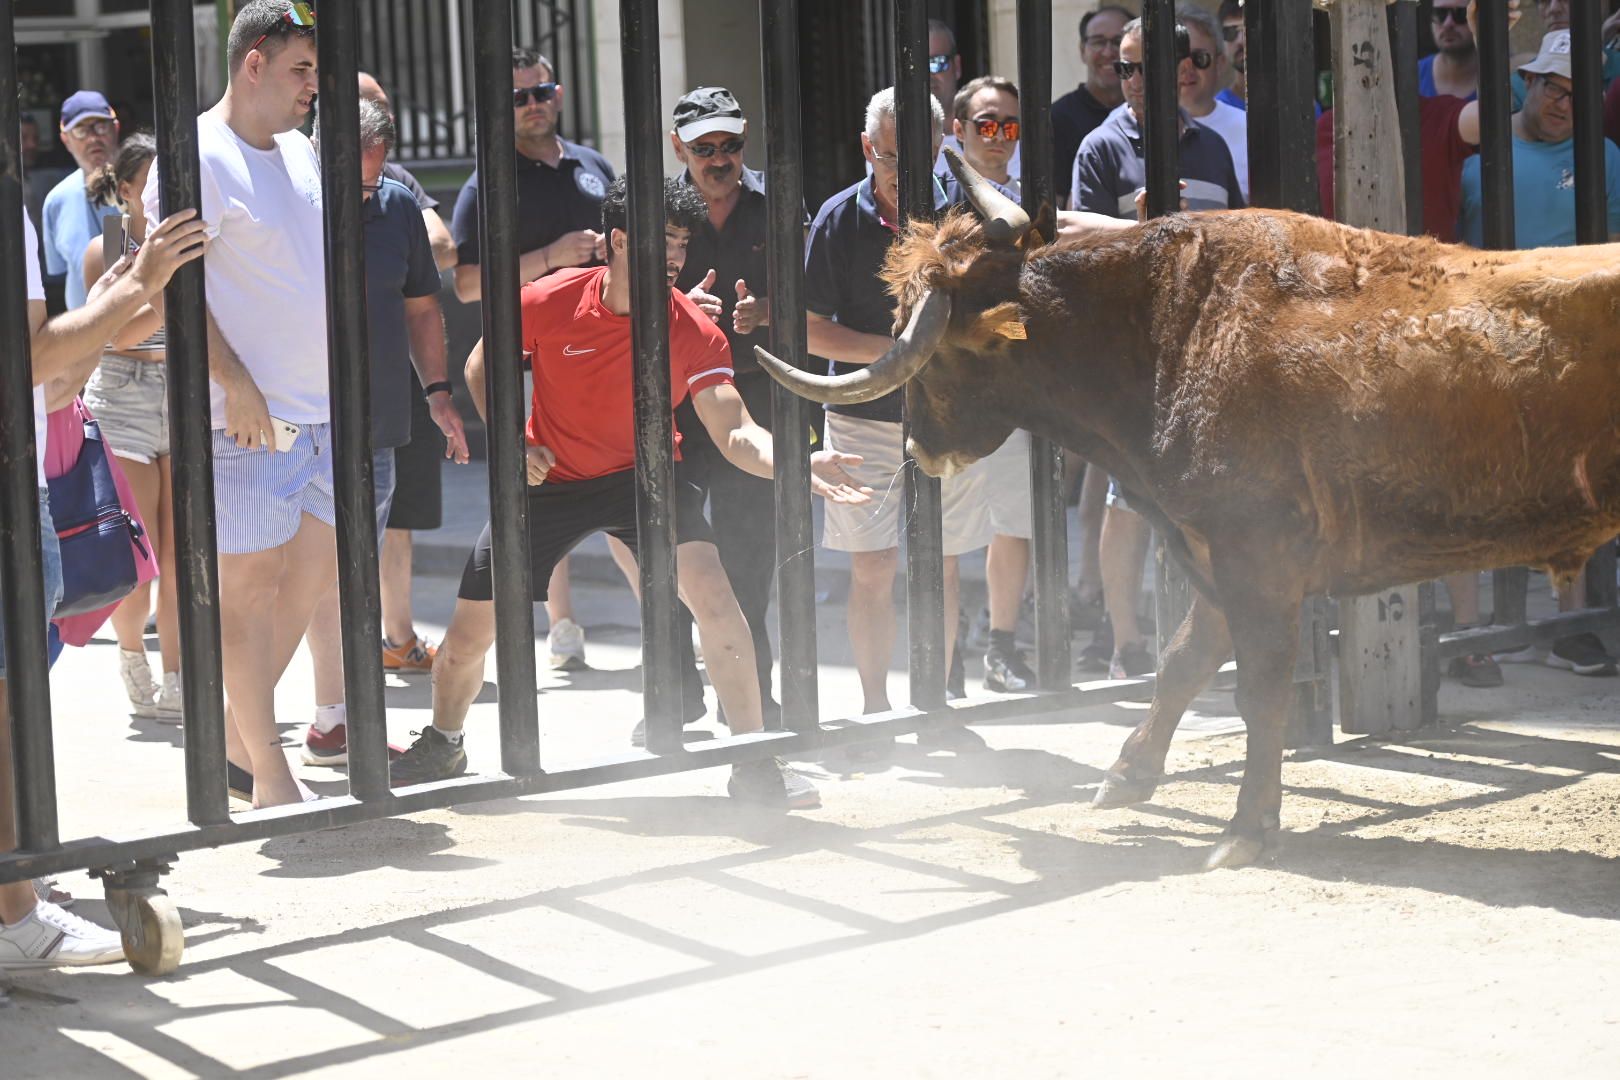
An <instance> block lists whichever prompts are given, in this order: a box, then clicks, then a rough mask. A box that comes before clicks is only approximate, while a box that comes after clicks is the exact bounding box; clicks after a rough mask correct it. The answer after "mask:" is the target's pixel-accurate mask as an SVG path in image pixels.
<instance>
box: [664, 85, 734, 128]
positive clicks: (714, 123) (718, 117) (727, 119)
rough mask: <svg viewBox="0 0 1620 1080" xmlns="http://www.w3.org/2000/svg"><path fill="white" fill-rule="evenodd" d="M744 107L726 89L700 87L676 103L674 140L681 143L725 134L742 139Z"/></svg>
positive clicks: (721, 87) (720, 87)
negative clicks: (713, 132) (706, 136)
mask: <svg viewBox="0 0 1620 1080" xmlns="http://www.w3.org/2000/svg"><path fill="white" fill-rule="evenodd" d="M744 126H745V124H744V121H743V111H742V106H741V105H738V104H737V99H736V98H734V97H732V96H731V91H730V90H727V89H726V88H725V87H723V86H700V87H698V88H697V89H696V90H693V91H692V92H691V93H690V94H687V95H686V96H685V97H683V98H681V100H679V101H677V102H676V103H675V136H676V138H678V139H680V140H681V142H691V141H692V140H693V139H696V138H699V137H701V136H704V135H707V134H708V133H709V132H711V131H724V132H729V133H730V134H732V135H741V134H742V133H743V128H744Z"/></svg>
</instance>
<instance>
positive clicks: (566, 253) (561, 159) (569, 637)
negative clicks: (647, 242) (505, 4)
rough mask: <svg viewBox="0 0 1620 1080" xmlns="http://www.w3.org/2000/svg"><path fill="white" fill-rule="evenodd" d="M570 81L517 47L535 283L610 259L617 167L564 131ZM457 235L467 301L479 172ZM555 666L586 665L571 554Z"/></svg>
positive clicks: (559, 585)
mask: <svg viewBox="0 0 1620 1080" xmlns="http://www.w3.org/2000/svg"><path fill="white" fill-rule="evenodd" d="M562 105H563V85H562V83H561V82H560V81H558V79H557V69H556V67H555V65H553V64H552V62H551V61H550V60H549V59H547V58H546V57H544V56H542V55H541V54H539V53H537V52H535V51H533V50H532V49H521V48H520V49H513V50H512V109H513V121H514V125H515V128H516V134H517V205H518V217H517V246H518V251H519V253H520V255H519V259H518V280H519V281H520V282H530V281H534V280H536V279H538V278H542V277H545V276H546V275H547V274H549V273H551V272H552V271H553V270H561V269H563V268H565V267H569V266H592V265H600V264H601V263H602V262H603V259H604V255H605V252H604V250H603V246H602V244H603V239H602V233H601V232H600V227H601V224H602V199H603V197H604V196H606V195H607V189H608V186H609V185H610V184H612V183H613V180H614V173H613V166H611V165H609V164H608V161H607V158H605V157H603V156H602V155H601V154H599V153H597V152H596V151H595V150H592V149H591V148H590V147H588V146H581V145H579V144H578V143H572V142H569V141H568V140H567V139H564V138H563V137H562V136H561V135H559V134H558V132H557V129H558V123H559V121H560V119H561V117H562ZM450 233H451V235H452V236H454V237H455V241H456V257H457V265H456V296H457V298H458V299H460V300H461V302H462V303H464V304H470V303H473V302H474V301H476V300H478V299H480V298H481V296H482V294H483V279H482V278H481V277H480V268H479V264H480V262H481V256H480V253H479V245H478V173H477V171H476V170H474V172H473V174H472V175H471V176H469V177H468V178H467V182H466V183H465V184H463V185H462V187H461V194H460V195H458V196H457V197H456V211H455V214H454V215H453V216H452V217H451V219H450ZM546 596H547V600H546V614H547V616H548V617H549V618H550V622H551V629H550V631H549V633H548V635H547V638H548V642H549V645H548V651H549V653H550V656H551V666H552V667H554V668H559V669H561V670H565V671H571V670H577V669H579V668H583V667H584V666H585V632H584V631H583V630H582V629H580V627H579V625H578V624H577V623H575V622H574V618H573V615H574V612H573V604H572V599H571V596H570V593H569V588H568V560H567V559H566V558H565V559H563V560H562V561H560V562H559V563H557V568H556V569H555V570H554V571H553V572H552V575H551V583H550V586H549V587H548V588H547V590H546Z"/></svg>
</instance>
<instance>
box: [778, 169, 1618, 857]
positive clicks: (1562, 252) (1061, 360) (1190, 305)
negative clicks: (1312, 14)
mask: <svg viewBox="0 0 1620 1080" xmlns="http://www.w3.org/2000/svg"><path fill="white" fill-rule="evenodd" d="M954 164H955V163H954V162H953V165H954ZM963 168H965V166H964V167H963ZM976 180H977V178H976V177H973V176H971V175H968V176H964V181H966V182H967V183H968V184H969V185H970V189H971V190H972V191H973V192H974V196H973V201H974V204H975V206H976V207H977V208H978V209H979V212H980V214H981V215H982V216H983V217H984V218H985V220H984V221H983V222H981V221H980V220H979V219H978V218H975V217H973V216H971V215H967V214H963V213H956V214H953V215H952V216H950V217H948V218H947V219H945V220H944V221H943V222H942V223H940V224H938V225H934V224H928V223H918V224H915V225H913V226H912V227H911V228H910V229H909V230H908V231H907V233H906V234H905V236H904V237H903V238H902V239H901V240H900V241H899V242H897V243H896V245H895V247H894V249H893V250H892V251H891V253H890V255H889V261H888V267H887V272H886V276H887V280H888V281H889V283H890V289H891V291H892V292H893V294H894V295H895V297H896V300H897V302H898V318H899V321H900V322H901V323H903V324H905V326H906V329H905V331H904V332H903V333H902V334H901V337H900V340H898V341H897V342H896V345H895V347H894V349H892V350H891V351H890V353H889V354H888V355H887V356H885V357H884V358H883V359H881V360H879V361H878V362H876V363H874V364H873V365H871V366H870V367H869V368H867V369H866V370H864V371H862V372H859V373H858V374H855V375H849V376H842V377H838V378H824V377H817V376H811V375H806V374H804V373H802V372H798V371H795V370H792V369H789V368H786V367H785V366H784V365H782V364H781V363H780V361H777V360H775V358H773V357H769V356H767V355H762V356H761V360H762V362H763V363H765V364H766V366H767V370H770V371H771V372H772V373H773V374H774V375H775V376H776V377H777V378H778V379H779V380H781V381H783V382H784V383H786V384H787V385H788V386H790V387H791V388H793V389H794V390H796V391H797V392H799V393H801V394H803V395H805V396H807V397H811V398H814V399H816V400H821V401H850V400H866V399H869V398H871V397H875V396H877V395H878V394H881V393H884V392H887V391H889V390H892V389H894V388H895V387H896V386H899V385H900V384H902V383H904V385H905V394H906V405H907V408H908V410H909V416H910V421H911V443H910V449H911V451H912V453H913V454H914V455H915V456H916V458H917V460H918V462H919V463H920V464H921V466H922V467H923V469H924V470H925V471H926V472H928V473H930V474H932V475H936V476H943V475H948V474H949V473H951V472H953V471H955V470H957V469H960V468H962V467H964V466H966V465H967V464H969V463H971V462H972V461H974V460H976V459H978V458H980V457H983V456H985V455H986V454H988V453H990V452H991V451H992V450H994V449H995V448H996V447H997V446H998V445H999V444H1000V443H1001V441H1002V440H1003V439H1004V438H1006V436H1007V435H1008V434H1009V433H1010V432H1011V431H1012V430H1013V429H1014V428H1015V427H1023V428H1028V429H1029V430H1030V431H1032V432H1034V433H1036V434H1038V435H1042V436H1045V437H1046V438H1048V439H1051V440H1052V441H1054V442H1056V443H1058V444H1059V445H1061V446H1064V447H1066V448H1068V449H1070V450H1073V451H1075V452H1077V453H1079V454H1081V455H1083V456H1085V457H1086V458H1087V459H1088V460H1090V461H1092V462H1095V463H1097V464H1098V465H1100V466H1101V467H1102V468H1104V469H1105V470H1107V471H1108V472H1109V473H1110V474H1112V475H1113V476H1115V477H1117V478H1118V479H1119V481H1120V482H1121V483H1122V484H1123V485H1124V487H1125V488H1126V489H1127V490H1128V491H1129V492H1130V493H1131V495H1132V499H1131V505H1132V507H1133V508H1137V509H1141V510H1143V512H1144V513H1145V514H1146V516H1147V517H1148V518H1149V520H1151V521H1153V522H1154V523H1155V525H1157V526H1158V527H1159V528H1160V529H1161V530H1162V531H1163V532H1164V534H1165V535H1166V538H1167V541H1168V543H1169V546H1170V549H1171V551H1172V552H1173V553H1175V554H1176V555H1177V557H1178V558H1179V559H1180V560H1181V561H1182V562H1183V564H1184V566H1185V567H1186V569H1187V571H1188V573H1189V575H1190V576H1191V577H1192V578H1193V580H1194V581H1195V583H1196V584H1197V586H1198V595H1197V596H1196V598H1195V601H1194V603H1193V606H1192V609H1191V610H1190V611H1189V613H1188V615H1187V618H1186V621H1185V622H1184V623H1183V624H1182V626H1181V627H1180V629H1179V630H1178V631H1177V633H1176V635H1175V638H1174V640H1173V641H1172V642H1171V644H1170V646H1169V647H1168V648H1167V649H1166V650H1165V652H1164V655H1163V656H1161V657H1160V662H1159V678H1158V686H1157V689H1156V693H1155V696H1154V700H1153V705H1152V708H1151V710H1150V711H1149V713H1148V717H1147V719H1146V720H1145V721H1144V722H1143V724H1142V725H1141V726H1140V727H1139V728H1137V730H1136V731H1134V732H1133V733H1132V734H1131V736H1130V738H1129V739H1128V740H1127V741H1126V743H1125V746H1124V749H1123V750H1122V751H1121V755H1120V758H1119V760H1118V762H1117V763H1115V765H1114V766H1113V767H1112V768H1111V769H1110V770H1109V773H1108V776H1107V778H1106V780H1105V782H1104V784H1103V786H1102V789H1101V790H1100V791H1099V792H1098V794H1097V799H1096V802H1097V804H1098V805H1099V806H1119V805H1125V804H1127V803H1131V802H1137V801H1141V800H1145V799H1147V798H1148V797H1150V796H1151V794H1152V792H1153V790H1154V788H1155V786H1156V785H1157V783H1158V781H1159V779H1160V778H1161V776H1162V774H1163V769H1164V759H1165V754H1166V752H1167V750H1168V748H1169V743H1170V738H1171V736H1172V735H1173V733H1174V731H1175V728H1176V725H1177V724H1178V723H1179V722H1180V719H1181V715H1182V713H1183V711H1184V710H1185V709H1186V707H1187V705H1188V704H1189V703H1190V702H1191V700H1192V698H1193V697H1194V696H1195V695H1196V694H1197V693H1198V692H1199V691H1200V690H1201V689H1202V688H1203V687H1204V685H1205V684H1206V683H1207V682H1208V680H1209V678H1210V677H1211V676H1212V675H1213V674H1214V672H1215V670H1216V668H1217V667H1218V666H1219V665H1220V663H1221V662H1222V661H1223V660H1224V659H1225V658H1226V657H1227V656H1228V655H1230V654H1231V653H1233V652H1234V651H1235V653H1236V657H1237V661H1238V705H1239V709H1240V710H1241V712H1242V715H1243V719H1244V722H1245V725H1246V726H1247V729H1248V757H1247V762H1246V765H1245V769H1244V777H1243V784H1242V788H1241V789H1240V791H1239V793H1238V804H1237V813H1236V816H1235V817H1234V818H1233V820H1232V823H1231V825H1230V826H1229V828H1228V830H1227V835H1226V837H1225V838H1224V839H1223V840H1222V842H1221V844H1220V845H1219V846H1218V847H1217V848H1216V849H1215V851H1214V852H1212V854H1211V855H1210V859H1209V865H1210V866H1233V865H1242V864H1244V863H1247V862H1250V861H1252V860H1253V859H1254V858H1256V857H1257V856H1258V855H1259V854H1260V852H1261V851H1262V849H1263V848H1264V847H1265V845H1266V843H1267V842H1268V841H1269V840H1270V839H1272V837H1273V834H1274V833H1275V831H1276V829H1277V827H1278V810H1279V805H1280V802H1281V771H1282V755H1283V741H1284V729H1285V727H1286V724H1287V719H1288V712H1289V705H1290V702H1291V700H1292V694H1291V682H1292V673H1293V670H1294V653H1295V648H1296V643H1297V640H1298V619H1299V610H1300V604H1301V601H1303V600H1304V599H1305V597H1306V596H1307V595H1308V594H1311V593H1319V592H1326V593H1331V594H1333V595H1335V596H1341V597H1342V596H1354V595H1358V594H1364V593H1373V592H1378V591H1381V590H1384V589H1388V588H1390V587H1392V586H1395V585H1400V584H1403V583H1407V582H1413V581H1421V580H1427V579H1430V578H1434V577H1436V576H1439V575H1441V574H1443V573H1447V572H1452V571H1460V570H1477V569H1485V568H1490V567H1499V566H1512V565H1521V564H1528V565H1537V566H1547V567H1549V568H1550V569H1551V570H1552V572H1553V573H1554V574H1555V575H1558V576H1560V577H1561V578H1567V577H1568V576H1570V575H1572V574H1574V573H1575V572H1576V571H1578V570H1579V569H1580V568H1581V566H1582V565H1583V563H1584V562H1585V560H1586V558H1587V556H1588V554H1589V553H1590V552H1591V551H1592V550H1593V549H1594V548H1596V547H1597V546H1598V545H1599V544H1601V543H1602V542H1603V541H1605V540H1607V539H1609V538H1611V537H1613V536H1614V535H1615V533H1616V532H1617V531H1620V439H1617V438H1616V429H1617V423H1620V271H1617V269H1616V264H1617V263H1620V246H1615V245H1610V246H1603V247H1585V248H1560V249H1557V250H1539V251H1513V252H1484V251H1476V250H1471V249H1468V248H1463V247H1455V246H1448V245H1442V244H1439V243H1437V242H1435V241H1433V240H1428V239H1421V238H1407V237H1401V236H1391V235H1386V234H1382V233H1375V232H1369V231H1366V230H1359V229H1352V228H1348V227H1346V226H1342V225H1336V224H1334V223H1332V222H1329V221H1324V220H1321V219H1319V218H1313V217H1307V216H1303V215H1299V214H1292V213H1285V212H1271V211H1263V210H1247V211H1243V212H1239V213H1218V214H1192V215H1175V216H1171V217H1168V218H1163V219H1159V220H1157V221H1154V222H1151V223H1149V224H1147V225H1144V226H1141V227H1136V228H1131V229H1128V230H1125V231H1122V232H1112V233H1099V234H1096V235H1094V236H1089V237H1086V238H1083V239H1080V240H1078V241H1075V242H1071V243H1064V244H1056V245H1044V246H1043V245H1041V244H1039V243H1038V242H1037V239H1036V237H1035V236H1033V235H1030V236H1028V237H1026V236H1025V233H1026V230H1027V229H1028V219H1027V218H1026V217H1024V215H1023V213H1022V211H1021V210H1019V209H1018V208H1017V207H1016V206H1014V205H1013V204H1012V203H1010V202H1009V201H1007V200H1006V199H1005V198H1003V197H1001V196H999V195H998V194H997V193H996V192H994V191H993V190H988V191H987V190H986V189H985V188H984V187H983V186H982V185H980V184H976V183H973V181H976Z"/></svg>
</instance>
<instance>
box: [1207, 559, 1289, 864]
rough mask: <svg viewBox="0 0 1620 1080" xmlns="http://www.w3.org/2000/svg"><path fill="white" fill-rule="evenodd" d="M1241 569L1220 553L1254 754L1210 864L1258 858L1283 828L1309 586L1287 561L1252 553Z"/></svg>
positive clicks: (1219, 583)
mask: <svg viewBox="0 0 1620 1080" xmlns="http://www.w3.org/2000/svg"><path fill="white" fill-rule="evenodd" d="M1223 569H1225V570H1227V573H1225V574H1223V573H1222V572H1221V571H1222V570H1223ZM1241 570H1242V572H1241V573H1238V574H1234V573H1232V568H1231V567H1224V568H1223V567H1222V565H1221V563H1220V560H1219V559H1217V560H1216V563H1215V571H1216V581H1215V586H1216V588H1217V589H1219V590H1220V594H1221V599H1222V602H1223V603H1224V604H1225V607H1226V618H1227V621H1228V625H1229V626H1230V628H1231V632H1232V643H1233V645H1234V646H1235V647H1236V651H1237V679H1238V697H1237V703H1238V710H1239V711H1240V712H1241V713H1242V714H1243V723H1244V725H1245V726H1246V727H1247V728H1248V755H1247V757H1246V759H1245V760H1244V763H1243V784H1242V786H1241V787H1240V788H1239V789H1238V802H1237V814H1236V815H1235V816H1234V817H1233V818H1232V823H1231V824H1230V825H1229V826H1227V829H1226V835H1225V836H1223V837H1222V838H1221V842H1220V843H1219V844H1217V845H1216V847H1215V850H1214V851H1212V852H1211V853H1210V856H1209V859H1208V861H1207V862H1206V863H1205V867H1206V868H1207V869H1211V870H1213V869H1216V868H1218V867H1232V866H1247V865H1248V864H1249V863H1252V862H1254V861H1255V860H1256V859H1257V858H1259V857H1260V854H1261V852H1262V851H1264V850H1265V848H1266V845H1267V844H1268V842H1269V841H1271V840H1272V839H1273V838H1274V836H1275V834H1276V833H1277V830H1278V828H1279V814H1280V810H1281V806H1282V757H1283V745H1284V740H1285V737H1286V733H1287V729H1288V713H1289V707H1290V704H1291V703H1292V701H1293V690H1294V687H1293V682H1294V654H1295V653H1296V652H1297V651H1298V649H1299V607H1300V603H1301V601H1302V599H1303V591H1304V590H1303V588H1302V587H1301V588H1299V589H1295V588H1294V587H1293V585H1294V582H1293V580H1292V576H1291V575H1290V574H1288V572H1287V569H1286V563H1285V562H1284V560H1281V559H1278V560H1275V561H1273V562H1271V563H1270V564H1269V565H1268V564H1267V563H1266V562H1265V561H1257V560H1253V559H1250V558H1245V559H1244V562H1243V564H1242V567H1241Z"/></svg>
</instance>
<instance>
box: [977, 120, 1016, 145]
mask: <svg viewBox="0 0 1620 1080" xmlns="http://www.w3.org/2000/svg"><path fill="white" fill-rule="evenodd" d="M973 126H974V127H975V128H976V129H977V130H978V132H979V137H980V138H981V139H993V138H995V137H996V132H998V131H999V132H1001V136H1002V138H1004V139H1006V140H1007V141H1008V142H1017V141H1018V118H1017V117H1016V116H1015V117H1012V118H1010V119H1007V120H997V119H995V118H994V117H987V118H985V119H983V120H975V121H973Z"/></svg>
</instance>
